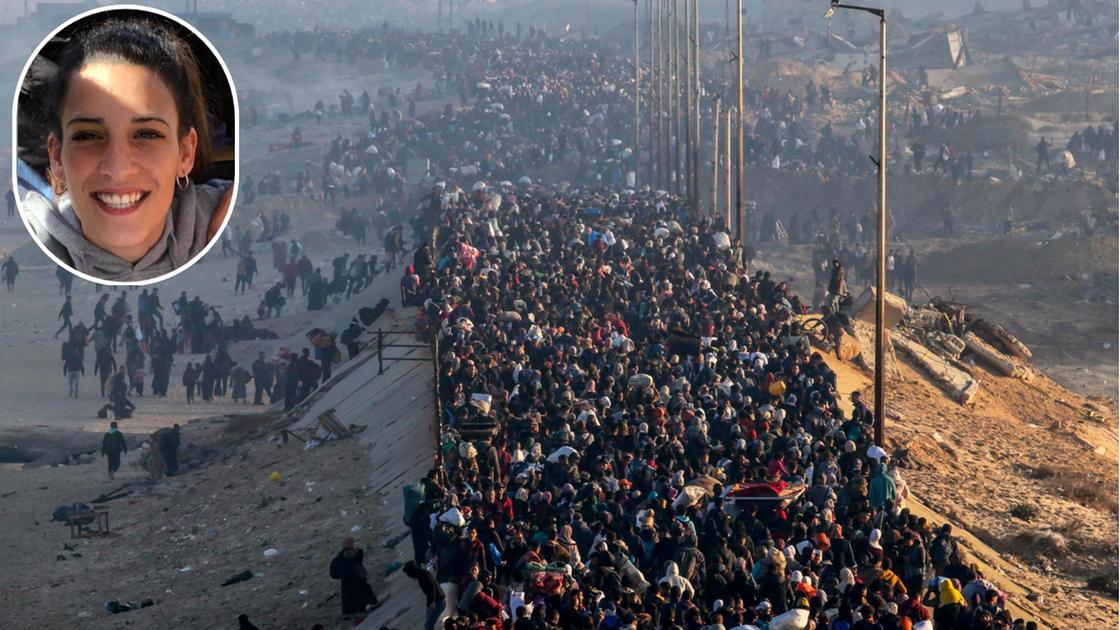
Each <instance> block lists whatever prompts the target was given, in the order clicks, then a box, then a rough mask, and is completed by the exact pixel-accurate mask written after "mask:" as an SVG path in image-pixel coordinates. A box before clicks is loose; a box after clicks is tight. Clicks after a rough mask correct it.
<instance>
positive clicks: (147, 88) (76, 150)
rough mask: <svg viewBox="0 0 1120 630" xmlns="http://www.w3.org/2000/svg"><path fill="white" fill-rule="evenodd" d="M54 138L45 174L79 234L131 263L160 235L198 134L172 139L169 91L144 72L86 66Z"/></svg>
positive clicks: (175, 123) (174, 124)
mask: <svg viewBox="0 0 1120 630" xmlns="http://www.w3.org/2000/svg"><path fill="white" fill-rule="evenodd" d="M61 127H62V137H61V138H59V137H56V136H55V134H54V133H52V134H51V135H50V138H49V139H48V142H47V148H48V151H49V153H50V159H51V170H52V171H53V172H54V173H55V175H56V176H57V177H59V178H60V179H62V180H63V181H64V182H65V183H66V187H67V190H68V191H69V193H70V199H71V202H72V204H73V207H74V211H75V212H76V213H77V215H78V219H79V220H80V221H81V223H82V232H83V234H84V235H85V237H86V238H87V239H89V241H90V242H92V243H93V244H95V245H97V246H99V247H101V248H102V249H105V250H107V251H109V252H112V253H114V254H116V255H118V256H120V257H121V258H124V259H125V260H129V261H131V262H135V261H137V260H139V259H140V258H141V257H143V255H144V254H145V253H147V251H148V250H149V249H151V247H152V246H153V245H154V244H155V242H156V241H157V240H158V239H159V237H160V235H161V234H162V232H163V228H164V224H165V222H166V220H167V213H168V212H169V211H170V208H171V199H172V196H173V195H174V193H175V181H176V178H177V177H180V178H181V177H183V176H185V175H187V174H188V173H190V171H191V169H192V168H193V167H194V156H195V147H196V146H197V142H198V136H197V134H196V132H195V130H194V129H193V128H192V129H191V130H190V132H189V133H188V134H186V135H185V136H183V137H182V138H180V137H179V134H178V129H179V111H178V108H177V106H176V104H175V98H174V96H173V95H172V93H171V90H170V88H168V87H167V85H166V84H165V83H164V82H163V80H162V79H160V78H159V76H158V75H156V74H155V73H154V72H153V71H151V70H150V69H148V68H146V67H144V66H141V65H136V64H132V63H127V62H118V61H94V62H91V63H88V64H86V65H85V66H83V67H82V68H81V69H80V70H79V71H78V72H77V73H75V74H74V76H73V77H72V78H71V79H70V84H69V87H68V88H67V91H66V97H65V99H64V100H63V102H62V105H61Z"/></svg>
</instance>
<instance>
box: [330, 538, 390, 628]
mask: <svg viewBox="0 0 1120 630" xmlns="http://www.w3.org/2000/svg"><path fill="white" fill-rule="evenodd" d="M364 555H365V552H363V551H362V548H361V547H358V546H357V545H355V544H354V539H353V538H345V539H343V541H342V551H339V552H338V555H336V556H335V557H334V560H331V569H330V571H331V578H333V579H335V580H340V581H341V582H342V614H343V615H356V614H360V613H363V612H365V611H366V610H367V609H370V610H372V609H373V608H376V607H377V606H379V605H380V602H378V601H377V595H375V594H374V592H373V588H371V587H370V585H369V581H368V576H367V574H366V568H365V566H363V564H362V561H363V558H364Z"/></svg>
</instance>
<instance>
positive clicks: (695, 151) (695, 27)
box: [691, 0, 703, 214]
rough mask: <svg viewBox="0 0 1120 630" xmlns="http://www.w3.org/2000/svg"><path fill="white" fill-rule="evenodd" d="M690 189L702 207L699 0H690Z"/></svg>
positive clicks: (696, 209)
mask: <svg viewBox="0 0 1120 630" xmlns="http://www.w3.org/2000/svg"><path fill="white" fill-rule="evenodd" d="M692 31H693V35H692V37H691V39H692V47H693V48H692V88H693V89H692V93H693V96H692V103H693V107H692V112H693V117H692V138H693V140H692V190H694V191H696V206H695V211H696V213H697V214H699V213H700V208H701V207H702V202H701V196H700V145H701V142H700V134H701V127H702V126H701V124H700V98H701V93H702V92H703V89H702V86H703V84H702V83H701V82H700V57H701V55H700V53H701V49H700V0H692Z"/></svg>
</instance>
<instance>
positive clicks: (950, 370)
mask: <svg viewBox="0 0 1120 630" xmlns="http://www.w3.org/2000/svg"><path fill="white" fill-rule="evenodd" d="M892 342H893V343H894V347H895V348H897V349H898V350H900V351H901V352H902V353H903V354H904V355H906V356H907V357H909V358H910V359H911V360H913V361H914V362H915V363H917V364H918V366H919V367H921V369H922V370H923V371H924V372H926V373H927V374H929V376H930V377H931V378H933V380H934V382H935V383H937V386H938V387H940V388H941V389H942V390H944V391H945V393H947V394H949V396H950V397H951V398H952V399H953V400H954V401H956V402H958V403H960V404H962V405H970V404H972V402H973V400H975V399H976V395H977V394H978V393H980V384H979V383H978V382H977V381H976V379H974V378H972V376H970V375H969V374H966V373H965V372H964V371H962V370H959V369H957V368H955V367H953V366H952V365H951V364H950V363H949V361H948V360H946V359H944V358H942V357H941V356H940V355H939V354H937V353H936V352H934V351H933V350H930V349H929V348H927V347H925V346H923V345H922V344H920V343H918V342H917V341H914V340H913V339H910V338H908V337H905V336H903V335H898V336H895V337H894V338H893V339H892Z"/></svg>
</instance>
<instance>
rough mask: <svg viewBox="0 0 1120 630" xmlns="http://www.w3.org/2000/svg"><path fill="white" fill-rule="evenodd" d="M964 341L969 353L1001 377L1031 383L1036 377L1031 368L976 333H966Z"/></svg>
mask: <svg viewBox="0 0 1120 630" xmlns="http://www.w3.org/2000/svg"><path fill="white" fill-rule="evenodd" d="M963 341H964V344H965V346H967V347H968V351H969V352H971V353H972V354H973V355H975V356H976V358H977V359H980V362H981V363H983V364H984V365H985V366H987V367H989V368H990V369H992V370H994V371H995V372H996V373H997V374H999V375H1001V376H1010V377H1011V378H1017V379H1020V380H1024V381H1029V380H1031V378H1032V377H1033V375H1034V373H1033V372H1032V371H1031V370H1030V368H1028V367H1027V366H1025V365H1023V364H1021V363H1019V362H1017V361H1015V360H1014V359H1012V358H1011V357H1009V356H1007V355H1006V354H1004V353H1002V352H1000V351H999V350H998V349H996V348H994V347H992V346H991V345H990V344H988V343H987V342H985V341H984V340H983V339H981V338H980V337H978V336H976V334H975V333H970V332H966V333H965V334H964V339H963Z"/></svg>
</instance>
